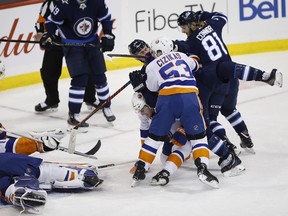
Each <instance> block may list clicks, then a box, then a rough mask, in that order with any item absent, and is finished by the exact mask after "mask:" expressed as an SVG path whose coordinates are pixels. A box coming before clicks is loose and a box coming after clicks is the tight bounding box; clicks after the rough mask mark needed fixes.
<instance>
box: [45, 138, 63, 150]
mask: <svg viewBox="0 0 288 216" xmlns="http://www.w3.org/2000/svg"><path fill="white" fill-rule="evenodd" d="M41 140H42V142H43V150H44V152H47V151H53V150H55V149H57V148H58V146H59V144H60V140H58V139H57V138H56V137H51V136H45V137H41Z"/></svg>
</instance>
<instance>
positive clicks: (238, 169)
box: [218, 150, 245, 177]
mask: <svg viewBox="0 0 288 216" xmlns="http://www.w3.org/2000/svg"><path fill="white" fill-rule="evenodd" d="M241 163H242V161H241V160H240V158H239V157H238V156H237V155H236V154H235V152H234V151H233V150H231V152H230V154H229V155H228V157H227V158H226V159H222V158H220V159H219V162H218V164H219V166H220V167H221V172H222V174H223V175H224V176H225V177H232V176H237V175H240V174H241V173H242V172H243V171H245V167H244V166H243V165H241Z"/></svg>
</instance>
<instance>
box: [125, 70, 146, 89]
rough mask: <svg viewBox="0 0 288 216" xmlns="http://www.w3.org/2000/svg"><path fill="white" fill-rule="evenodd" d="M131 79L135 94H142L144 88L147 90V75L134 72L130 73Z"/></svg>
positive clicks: (137, 71) (138, 71)
mask: <svg viewBox="0 0 288 216" xmlns="http://www.w3.org/2000/svg"><path fill="white" fill-rule="evenodd" d="M129 79H130V81H131V85H132V86H133V89H134V91H135V92H141V91H142V90H143V89H144V88H146V85H145V81H146V79H147V75H146V73H143V72H141V71H140V70H136V71H133V72H131V73H129Z"/></svg>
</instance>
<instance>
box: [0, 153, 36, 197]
mask: <svg viewBox="0 0 288 216" xmlns="http://www.w3.org/2000/svg"><path fill="white" fill-rule="evenodd" d="M41 163H42V159H40V158H35V157H30V156H27V155H20V154H14V153H0V164H1V166H0V191H1V192H2V194H3V192H4V191H5V190H6V188H7V187H8V186H9V185H10V184H12V183H13V182H14V180H13V177H16V176H24V175H31V176H34V177H38V176H39V169H38V167H39V166H40V164H41Z"/></svg>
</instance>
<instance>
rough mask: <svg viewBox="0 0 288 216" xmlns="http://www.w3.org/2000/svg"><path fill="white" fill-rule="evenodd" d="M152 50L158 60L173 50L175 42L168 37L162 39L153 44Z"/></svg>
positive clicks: (154, 41)
mask: <svg viewBox="0 0 288 216" xmlns="http://www.w3.org/2000/svg"><path fill="white" fill-rule="evenodd" d="M150 48H151V50H152V52H153V56H154V57H155V58H156V57H158V56H160V55H163V54H166V53H169V52H171V51H172V50H173V42H172V40H170V39H169V38H167V37H160V38H157V39H155V40H153V41H152V42H151V46H150Z"/></svg>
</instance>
